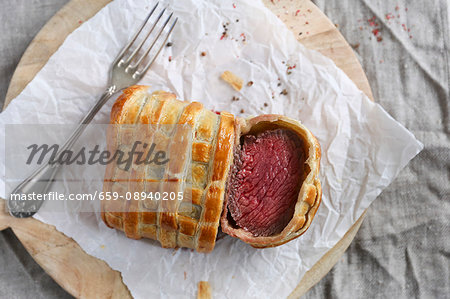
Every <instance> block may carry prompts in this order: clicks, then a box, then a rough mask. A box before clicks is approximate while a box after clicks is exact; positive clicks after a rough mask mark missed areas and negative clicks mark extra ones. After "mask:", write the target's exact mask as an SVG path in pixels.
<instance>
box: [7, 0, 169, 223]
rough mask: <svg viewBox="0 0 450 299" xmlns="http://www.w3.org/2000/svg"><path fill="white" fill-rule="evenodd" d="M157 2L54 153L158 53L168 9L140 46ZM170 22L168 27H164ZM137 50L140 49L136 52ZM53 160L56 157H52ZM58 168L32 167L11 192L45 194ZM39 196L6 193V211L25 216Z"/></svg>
mask: <svg viewBox="0 0 450 299" xmlns="http://www.w3.org/2000/svg"><path fill="white" fill-rule="evenodd" d="M158 4H159V3H156V5H155V6H154V7H153V8H152V10H151V11H150V13H149V14H148V16H147V17H146V18H145V20H144V22H143V24H142V25H141V27H140V28H139V30H138V31H137V32H136V33H135V34H134V36H133V37H132V39H131V40H130V41H129V42H128V44H127V45H126V46H125V47H124V48H123V49H122V50H121V51H120V53H119V54H118V55H117V57H116V59H115V60H114V62H113V63H112V65H111V67H110V70H109V82H108V88H106V91H105V92H104V93H103V95H102V96H101V97H100V99H99V100H98V101H97V103H95V105H94V106H93V107H92V108H91V110H89V112H88V113H87V114H86V116H85V117H84V118H83V119H82V120H81V122H80V124H79V125H78V126H77V128H76V129H75V131H74V132H73V133H72V135H70V137H69V138H68V139H67V140H66V142H65V143H64V145H63V146H62V147H61V148H60V150H59V151H58V153H57V154H56V157H59V155H60V154H61V153H62V152H63V151H65V150H69V149H71V148H72V146H73V145H74V143H75V142H76V141H77V139H78V138H79V137H80V135H81V134H82V133H83V131H84V129H85V127H86V125H87V124H89V123H90V122H91V121H92V119H93V118H94V116H95V115H96V114H97V112H98V111H99V110H100V108H101V107H103V105H104V104H105V103H106V102H107V101H108V100H109V99H110V98H111V97H112V96H113V94H114V93H116V92H117V91H119V90H121V89H124V88H126V87H128V86H131V85H134V84H136V83H138V82H139V81H140V80H141V78H142V77H143V76H144V75H145V73H146V72H147V71H148V69H149V68H150V66H151V65H152V63H153V62H154V61H155V59H156V57H157V56H158V54H159V53H160V52H161V50H162V48H163V47H164V45H165V44H166V42H167V39H168V38H169V35H170V34H171V33H172V30H173V28H174V27H175V24H176V23H177V20H178V18H175V20H173V21H172V22H171V23H170V25H169V22H170V21H171V19H172V16H173V13H171V14H170V15H169V16H168V17H167V18H166V19H165V21H164V23H163V25H162V26H161V27H160V28H159V29H157V31H156V37H153V41H152V42H151V44H150V46H148V47H147V49H143V47H144V44H145V43H146V41H147V40H149V37H150V36H151V35H152V33H153V31H154V30H155V29H156V28H157V24H158V23H159V22H160V21H161V19H162V17H163V15H164V13H165V11H166V8H164V9H163V10H162V11H161V12H160V13H159V15H158V16H157V18H156V21H155V22H154V24H153V25H152V26H151V28H150V29H149V30H147V32H146V33H145V31H146V30H144V27H145V26H146V24H147V23H148V21H149V19H150V17H151V16H152V15H153V13H154V12H155V11H156V8H157V7H158ZM167 26H170V27H167ZM165 28H169V29H168V30H167V31H166V32H164V29H165ZM141 34H143V35H144V38H143V39H142V40H141V41H140V42H139V43H137V40H138V37H139V36H140V35H141ZM161 39H163V41H162V43H161V44H160V46H159V48H155V49H156V53H155V54H154V55H153V56H151V55H149V54H150V52H151V51H152V50H155V49H154V47H155V45H156V44H157V41H161ZM135 43H137V46H136V48H135V49H134V50H133V51H132V52H131V54H128V55H127V52H129V51H130V49H132V48H133V45H134V44H135ZM140 52H143V53H142V54H140V55H139V53H140ZM144 60H147V62H144ZM56 160H57V159H56ZM59 168H60V164H58V163H54V164H48V163H47V164H44V165H43V166H41V167H39V168H38V169H36V170H35V171H34V172H33V173H32V174H31V175H30V176H29V177H27V178H26V179H25V180H24V181H23V182H22V183H20V184H19V185H18V186H17V187H16V188H15V189H14V190H13V191H12V192H11V194H31V193H33V192H34V193H36V194H45V193H47V191H48V189H49V187H50V186H51V184H52V182H53V181H54V178H55V175H56V173H57V171H58V169H59ZM42 203H43V201H42V200H31V201H29V200H13V199H12V196H10V198H9V200H8V209H9V213H10V214H11V215H12V216H14V217H17V218H27V217H31V216H33V215H34V214H35V213H36V212H37V211H38V210H39V208H40V207H41V206H42Z"/></svg>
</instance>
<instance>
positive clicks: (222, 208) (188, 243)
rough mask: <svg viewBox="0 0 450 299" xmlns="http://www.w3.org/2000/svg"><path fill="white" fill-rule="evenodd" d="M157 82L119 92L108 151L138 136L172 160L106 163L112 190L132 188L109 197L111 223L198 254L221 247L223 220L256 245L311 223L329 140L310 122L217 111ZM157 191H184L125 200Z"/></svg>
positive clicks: (104, 206) (105, 207)
mask: <svg viewBox="0 0 450 299" xmlns="http://www.w3.org/2000/svg"><path fill="white" fill-rule="evenodd" d="M148 89H149V87H147V86H132V87H130V88H128V89H126V90H124V91H123V94H122V95H121V96H120V97H119V98H118V99H117V100H116V102H115V104H114V106H113V108H112V111H111V124H114V125H116V126H115V129H114V130H112V131H110V132H108V140H107V142H108V149H109V150H110V151H111V152H114V151H115V150H117V149H120V150H123V151H125V152H126V151H127V150H129V149H130V147H131V144H130V142H131V141H132V140H134V139H133V138H138V139H139V140H144V141H145V143H148V144H152V142H155V141H156V143H157V144H158V145H159V146H163V148H164V149H165V151H166V152H167V153H168V157H167V158H169V162H168V163H167V164H164V165H155V164H149V165H147V164H138V163H133V165H132V166H131V167H130V168H123V167H122V166H119V165H117V164H114V163H110V164H108V165H107V168H106V173H105V179H104V186H103V191H104V192H116V194H120V195H123V196H124V195H125V196H124V197H123V198H118V199H117V200H111V201H106V200H104V201H102V202H101V215H102V219H103V221H104V222H105V224H106V225H107V226H109V227H111V228H116V229H119V230H122V231H124V233H125V235H126V236H127V237H129V238H133V239H140V238H142V237H144V238H150V239H154V240H157V241H159V243H160V244H161V246H162V247H166V248H174V247H188V248H193V249H196V250H197V251H199V252H210V251H211V250H213V248H214V246H215V242H216V238H217V232H218V230H219V225H221V226H222V231H223V232H225V233H227V234H229V235H231V236H233V237H238V238H240V239H241V240H243V241H244V242H247V243H249V244H251V245H252V246H254V247H271V246H278V245H281V244H283V243H285V242H288V241H289V240H292V239H294V238H296V237H298V236H300V235H301V234H302V233H304V232H305V231H306V229H307V228H308V227H309V225H310V224H311V221H312V219H313V217H314V214H315V213H316V211H317V208H318V206H319V204H320V200H321V188H320V182H319V179H318V172H319V161H320V147H319V144H318V142H317V140H316V139H315V137H314V136H313V135H312V133H311V132H310V131H309V130H308V129H306V128H305V127H304V126H303V125H302V124H301V123H299V122H297V121H295V120H292V119H290V118H287V117H284V116H280V115H262V116H258V117H255V118H251V119H247V120H244V119H240V118H235V117H234V116H233V115H232V114H230V113H227V112H221V113H214V112H212V111H209V110H207V109H205V108H204V107H203V105H202V104H201V103H197V102H185V101H180V100H178V99H176V96H175V95H174V94H173V93H169V92H164V91H155V92H153V93H149V92H148ZM148 124H150V125H153V126H151V127H149V126H146V125H148ZM166 124H168V125H171V124H172V125H173V124H178V125H181V126H169V127H167V126H164V125H166ZM129 125H133V126H129ZM184 125H188V126H190V128H192V130H188V131H187V130H183V129H182V128H183V126H184ZM186 134H191V136H189V137H190V138H186V137H187V136H186ZM147 141H148V142H147ZM143 151H145V150H143ZM165 181H169V182H171V184H164V182H165ZM152 191H153V192H158V191H160V192H163V191H167V192H169V193H170V192H174V193H176V194H179V192H181V193H182V194H183V198H182V200H166V201H163V200H127V199H126V193H127V192H128V193H131V194H135V193H141V192H147V193H148V192H152Z"/></svg>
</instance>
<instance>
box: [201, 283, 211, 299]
mask: <svg viewBox="0 0 450 299" xmlns="http://www.w3.org/2000/svg"><path fill="white" fill-rule="evenodd" d="M211 298H212V292H211V285H210V284H209V282H207V281H199V283H198V293H197V299H211Z"/></svg>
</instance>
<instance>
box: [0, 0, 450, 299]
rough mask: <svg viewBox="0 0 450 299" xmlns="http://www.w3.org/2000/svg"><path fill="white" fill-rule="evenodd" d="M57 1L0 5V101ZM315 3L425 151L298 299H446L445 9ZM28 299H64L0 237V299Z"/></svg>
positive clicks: (9, 238)
mask: <svg viewBox="0 0 450 299" xmlns="http://www.w3.org/2000/svg"><path fill="white" fill-rule="evenodd" d="M66 2H67V0H43V1H42V0H41V1H38V0H33V1H30V0H16V1H8V0H0V7H1V10H0V32H1V33H0V100H1V101H3V99H4V97H5V95H6V91H7V87H8V84H9V81H10V79H11V76H12V74H13V71H14V69H15V67H16V65H17V63H18V61H19V59H20V57H21V55H22V54H23V52H24V50H25V49H26V47H27V45H28V44H29V43H30V41H31V40H32V38H33V37H34V35H35V34H36V33H37V32H38V31H39V29H40V28H41V27H42V26H43V25H44V24H45V22H46V21H47V20H48V19H49V18H50V17H51V16H52V15H53V14H54V13H55V12H56V11H58V9H60V8H61V7H62V6H63V5H64V4H65V3H66ZM275 2H276V1H275ZM314 2H315V3H316V4H317V5H318V6H319V7H320V8H321V9H322V11H324V12H325V14H326V15H327V16H328V17H329V18H330V19H331V20H332V21H333V22H334V23H336V24H337V25H338V28H339V30H340V31H341V32H342V34H343V35H344V37H345V38H346V39H347V41H348V42H349V43H350V44H351V45H352V46H353V48H354V50H355V52H356V54H357V56H358V58H359V59H360V62H361V64H362V66H363V68H364V70H365V72H366V74H367V77H368V79H369V82H370V84H371V87H372V90H373V94H374V98H375V100H376V101H377V102H378V103H380V104H381V105H382V106H383V107H384V108H385V109H386V110H387V111H388V112H389V113H390V114H391V115H392V116H393V117H394V118H395V119H397V120H398V121H399V122H400V123H402V124H403V125H405V126H406V128H408V129H409V130H411V131H412V132H413V133H414V135H415V136H416V137H417V138H418V139H419V140H421V141H422V142H423V143H424V145H425V149H424V150H423V151H422V152H421V153H420V154H419V155H418V156H417V157H416V158H415V159H413V160H412V161H411V163H410V164H409V165H408V166H407V167H406V168H405V169H404V170H403V171H402V172H401V173H400V175H399V176H398V177H397V179H396V180H395V181H394V182H393V183H392V184H391V185H390V186H389V187H388V188H387V189H386V190H385V191H384V192H383V193H382V194H381V195H380V197H379V198H378V199H377V200H375V202H374V203H373V204H372V206H371V207H370V209H369V212H368V213H367V216H366V218H365V220H364V222H363V224H362V226H361V229H360V230H359V232H358V234H357V235H356V238H355V240H354V241H353V242H352V244H351V245H350V247H349V249H348V250H347V252H346V253H345V254H344V256H343V257H342V259H341V260H340V261H339V262H338V263H337V264H336V266H335V267H334V268H333V269H332V270H331V271H330V272H329V273H328V274H327V275H326V276H325V278H324V279H323V280H321V281H320V282H319V283H318V284H317V285H316V286H315V287H313V288H312V289H311V290H310V291H309V292H308V293H307V294H306V295H305V298H323V297H326V298H329V297H332V298H449V297H450V295H449V294H450V138H449V125H450V120H449V111H450V107H449V105H450V104H449V103H450V98H449V85H450V81H449V80H450V79H449V69H450V63H449V56H450V52H449V51H450V46H449V43H450V41H449V39H450V38H449V34H450V32H449V31H450V30H449V8H448V3H447V0H429V1H418V0H415V1H406V0H399V1H398V2H396V1H382V0H353V1H350V0H341V1H329V0H328V1H327V0H316V1H314ZM0 103H1V102H0ZM219 292H220V291H219ZM36 297H41V298H65V297H70V295H69V294H68V293H66V292H65V291H64V290H63V289H61V287H59V286H58V285H57V284H56V283H55V282H53V280H52V279H51V278H50V277H49V276H48V275H47V274H45V272H44V271H43V270H42V269H41V268H40V267H39V266H38V265H37V264H36V263H35V262H34V261H33V259H32V258H31V257H30V256H29V255H28V253H27V252H26V250H25V249H24V248H23V246H22V245H21V244H20V242H19V241H18V240H17V238H16V237H15V236H14V234H13V233H12V231H11V230H6V231H3V232H1V233H0V298H36Z"/></svg>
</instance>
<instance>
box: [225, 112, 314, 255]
mask: <svg viewBox="0 0 450 299" xmlns="http://www.w3.org/2000/svg"><path fill="white" fill-rule="evenodd" d="M258 126H259V127H261V128H264V126H265V127H278V128H286V129H289V130H291V131H293V132H295V133H296V134H297V135H298V136H299V137H300V138H301V140H303V142H304V145H305V152H306V154H307V158H306V161H305V164H306V165H307V166H308V167H309V172H308V173H307V174H306V177H305V179H304V181H303V183H302V186H301V188H300V192H299V195H298V200H297V203H296V205H295V211H294V215H293V217H292V219H291V221H290V222H289V223H288V224H287V226H286V227H285V228H284V229H283V231H282V232H281V233H279V234H276V235H273V236H267V237H255V236H254V235H253V234H252V233H251V232H249V231H246V230H244V229H242V228H235V227H233V226H232V225H231V224H230V223H229V221H228V198H227V195H225V199H224V208H223V211H222V216H221V226H222V231H223V232H224V233H227V234H229V235H230V236H232V237H237V238H239V239H241V240H242V241H244V242H246V243H249V244H250V245H252V246H253V247H257V248H267V247H275V246H279V245H282V244H284V243H286V242H289V241H290V240H292V239H295V238H297V237H299V236H300V235H302V234H303V233H304V232H305V231H306V230H307V229H308V228H309V226H310V225H311V222H312V219H313V218H314V215H315V213H316V211H317V208H318V207H319V205H320V202H321V199H322V188H321V185H320V181H319V177H318V176H319V168H320V157H321V151H320V145H319V142H318V141H317V139H316V137H315V136H314V135H313V134H312V133H311V132H310V131H309V130H308V129H307V128H306V127H305V126H303V125H302V124H301V123H300V122H298V121H296V120H293V119H291V118H288V117H286V116H282V115H274V114H267V115H261V116H257V117H254V118H250V119H247V120H242V119H240V120H238V121H237V125H236V133H235V136H236V139H235V146H239V142H240V140H239V139H240V137H241V136H242V135H245V134H247V133H249V132H251V130H252V129H253V130H254V129H255V128H257V127H258Z"/></svg>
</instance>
